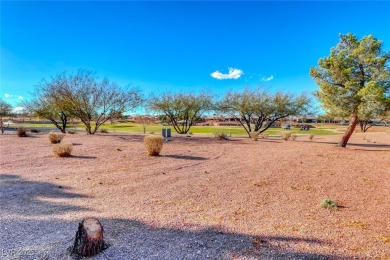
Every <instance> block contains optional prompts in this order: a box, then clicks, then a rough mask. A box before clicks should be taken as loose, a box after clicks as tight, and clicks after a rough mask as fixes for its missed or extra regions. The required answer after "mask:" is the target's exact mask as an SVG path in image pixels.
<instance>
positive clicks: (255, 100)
mask: <svg viewBox="0 0 390 260" xmlns="http://www.w3.org/2000/svg"><path fill="white" fill-rule="evenodd" d="M309 103H310V100H309V98H308V97H307V96H306V95H304V94H302V95H300V96H296V95H293V94H287V93H282V92H277V93H275V94H272V93H270V92H267V91H261V90H260V89H256V90H250V89H245V90H244V91H242V92H228V93H227V94H226V95H225V97H224V98H223V99H222V100H220V101H219V102H218V103H217V105H216V108H217V110H219V111H220V112H222V113H223V114H227V115H229V116H231V117H234V118H236V119H237V120H238V121H239V122H240V123H241V125H242V127H243V128H244V129H245V131H246V132H247V133H248V136H249V137H251V136H252V134H253V133H255V134H260V133H262V132H264V131H266V130H267V129H268V128H269V127H270V126H271V125H272V124H273V123H274V122H276V121H277V120H280V119H282V118H286V117H288V116H290V115H299V114H303V113H304V112H307V109H308V106H309Z"/></svg>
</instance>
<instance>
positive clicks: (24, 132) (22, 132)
mask: <svg viewBox="0 0 390 260" xmlns="http://www.w3.org/2000/svg"><path fill="white" fill-rule="evenodd" d="M16 134H17V135H18V137H27V136H28V135H27V130H26V128H24V127H23V126H19V127H18V128H17V129H16Z"/></svg>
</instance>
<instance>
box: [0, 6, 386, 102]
mask: <svg viewBox="0 0 390 260" xmlns="http://www.w3.org/2000/svg"><path fill="white" fill-rule="evenodd" d="M0 5H1V9H0V12H1V39H0V40H1V46H0V48H1V49H0V50H1V53H0V54H1V79H0V88H1V90H0V94H1V98H2V99H5V100H7V101H8V102H9V103H11V104H13V105H15V106H16V105H17V103H18V101H20V100H22V98H23V99H26V98H29V95H30V93H32V92H33V91H34V85H35V84H37V83H38V82H39V81H40V80H41V79H43V78H50V76H53V75H55V74H56V73H59V72H63V71H68V72H71V71H76V70H77V69H79V68H85V69H91V70H94V71H96V72H97V74H98V75H99V76H101V77H107V78H108V79H110V80H113V81H116V82H118V83H119V84H121V85H123V86H128V85H130V86H133V87H137V88H139V89H142V90H143V92H144V93H145V94H149V93H151V92H164V91H175V90H178V91H192V92H193V91H199V90H203V91H209V92H211V93H213V94H215V95H219V94H223V93H224V92H225V91H226V90H240V89H243V88H245V87H257V86H262V87H265V88H268V89H271V90H275V91H277V90H284V91H289V92H293V93H300V92H302V91H304V92H312V91H314V90H316V89H317V88H318V87H317V86H316V85H315V83H314V82H313V81H312V79H311V78H310V76H309V69H310V67H311V66H316V65H317V61H318V59H319V58H321V57H324V56H327V55H329V52H330V48H331V47H333V46H335V45H336V44H337V43H338V40H339V38H338V34H339V33H348V32H351V33H354V34H356V35H357V36H358V37H359V38H361V37H363V36H365V35H368V34H373V35H374V36H375V37H376V38H378V39H380V40H382V41H383V42H384V50H386V51H390V29H389V28H390V19H389V12H390V2H383V1H380V2H371V1H359V2H352V1H345V2H340V1H327V2H319V1H313V2H309V1H304V2H297V1H280V2H277V1H276V2H271V1H259V2H222V1H216V2H206V1H202V2H188V1H183V2H178V1H174V2H127V1H120V2H92V1H83V2H76V1H71V2H57V1H47V2H34V1H27V2H11V1H1V2H0ZM229 68H230V75H229ZM221 78H225V79H221Z"/></svg>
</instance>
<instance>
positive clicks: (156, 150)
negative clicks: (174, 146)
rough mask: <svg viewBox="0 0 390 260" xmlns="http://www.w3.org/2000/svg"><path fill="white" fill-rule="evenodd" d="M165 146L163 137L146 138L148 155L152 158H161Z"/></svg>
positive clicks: (150, 136) (145, 143)
mask: <svg viewBox="0 0 390 260" xmlns="http://www.w3.org/2000/svg"><path fill="white" fill-rule="evenodd" d="M163 144H164V140H163V138H162V136H157V135H148V136H145V138H144V145H145V148H146V150H147V151H148V154H149V155H151V156H159V155H160V152H161V150H162V147H163Z"/></svg>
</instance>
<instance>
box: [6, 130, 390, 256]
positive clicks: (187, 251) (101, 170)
mask: <svg viewBox="0 0 390 260" xmlns="http://www.w3.org/2000/svg"><path fill="white" fill-rule="evenodd" d="M30 135H32V136H31V137H27V138H18V137H16V135H10V134H5V135H3V136H1V137H0V142H1V158H0V174H1V175H0V209H1V211H0V238H1V239H0V259H12V258H15V259H66V258H70V256H69V253H68V251H67V249H68V248H69V247H70V246H71V245H72V243H73V239H74V235H75V233H76V230H77V226H78V222H80V221H81V220H82V219H83V218H84V217H86V216H95V217H97V218H99V219H100V220H101V222H102V224H103V226H104V228H105V239H106V241H107V242H108V243H109V244H110V247H109V248H108V249H107V250H106V251H104V252H103V253H102V254H100V255H99V256H97V257H95V258H97V259H206V258H210V259H285V258H290V259H373V258H375V259H390V132H387V133H369V134H354V135H353V137H352V138H351V140H350V145H349V146H348V147H347V148H338V147H335V142H336V140H337V139H338V137H337V136H326V137H323V136H318V137H315V138H314V140H313V141H309V139H308V138H307V136H300V137H298V138H297V140H296V141H287V142H286V141H282V140H277V139H268V140H259V141H251V140H248V139H245V138H233V139H232V140H229V141H217V140H214V139H213V138H204V137H196V136H193V137H191V138H185V137H174V138H173V140H172V141H171V142H169V143H165V144H164V147H163V151H162V154H161V156H159V157H150V156H147V155H146V151H145V148H144V145H143V142H142V140H143V136H142V135H118V134H116V135H114V134H104V135H103V134H100V135H95V136H87V135H85V134H81V133H79V134H75V135H67V136H66V137H65V139H64V141H63V142H71V143H73V153H72V154H73V156H72V157H68V158H56V157H54V156H53V154H52V151H51V146H52V145H51V144H50V143H49V141H48V138H47V135H46V134H30ZM363 137H365V139H367V141H366V140H364V138H363ZM326 197H329V198H332V199H334V200H335V201H337V203H338V204H339V205H341V207H340V209H339V210H338V211H329V210H327V209H323V208H321V207H320V206H319V204H320V202H321V200H322V199H323V198H326Z"/></svg>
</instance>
